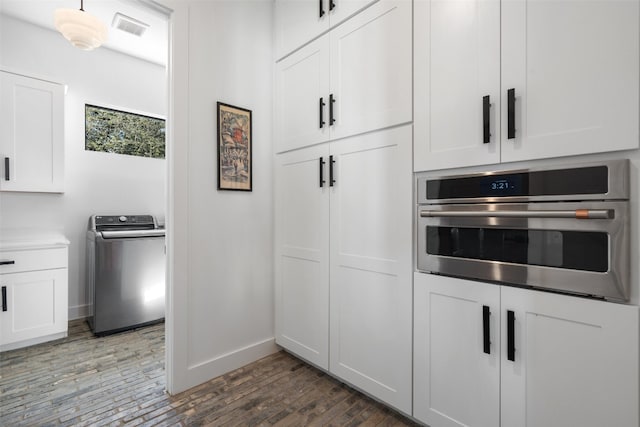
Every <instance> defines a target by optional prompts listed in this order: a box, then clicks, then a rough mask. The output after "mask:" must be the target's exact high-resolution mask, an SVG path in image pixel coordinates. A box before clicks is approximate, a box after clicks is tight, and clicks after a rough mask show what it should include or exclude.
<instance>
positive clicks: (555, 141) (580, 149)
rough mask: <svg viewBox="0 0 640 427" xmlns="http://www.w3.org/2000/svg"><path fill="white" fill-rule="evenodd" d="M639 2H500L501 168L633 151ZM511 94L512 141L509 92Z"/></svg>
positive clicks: (629, 0) (636, 123) (612, 0)
mask: <svg viewBox="0 0 640 427" xmlns="http://www.w3.org/2000/svg"><path fill="white" fill-rule="evenodd" d="M638 6H639V2H638V1H636V0H607V1H604V0H597V1H596V0H594V1H592V0H580V1H538V0H528V1H525V0H509V1H503V2H502V95H501V96H502V106H503V108H502V161H503V162H510V161H517V160H527V159H537V158H546V157H558V156H567V155H573V154H582V153H594V152H602V151H615V150H623V149H633V148H638V141H639V139H638V135H639V134H638V129H639V124H638V116H639V107H638V106H639V87H638V86H639V79H638V75H639V69H638V67H639V57H640V45H639V41H638V39H639V20H638V15H639V7H638ZM512 88H513V89H515V113H514V114H515V138H514V139H508V138H507V137H508V135H507V127H508V120H507V119H508V108H507V91H508V89H512Z"/></svg>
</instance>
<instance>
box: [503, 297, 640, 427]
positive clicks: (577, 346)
mask: <svg viewBox="0 0 640 427" xmlns="http://www.w3.org/2000/svg"><path fill="white" fill-rule="evenodd" d="M501 297H502V314H501V318H502V348H503V350H502V355H501V359H502V361H501V369H502V385H501V391H502V392H501V395H502V403H501V408H502V414H501V419H502V425H503V426H509V427H512V426H513V427H518V426H527V427H566V426H581V427H601V426H620V427H622V426H625V427H632V426H633V427H636V426H638V422H639V418H638V410H639V409H638V401H639V399H640V396H639V395H638V381H639V380H638V375H639V372H638V358H639V355H638V340H639V335H638V333H639V331H638V307H636V306H625V305H620V304H613V303H607V302H602V301H594V300H587V299H582V298H576V297H569V296H562V295H555V294H550V293H544V292H535V291H528V290H521V289H516V288H509V287H503V288H502V291H501ZM507 311H513V313H514V315H515V321H514V346H515V353H514V356H515V357H514V359H515V360H514V361H511V360H509V359H508V358H507V350H508V347H509V342H508V337H507V334H508V316H507Z"/></svg>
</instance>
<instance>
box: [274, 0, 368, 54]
mask: <svg viewBox="0 0 640 427" xmlns="http://www.w3.org/2000/svg"><path fill="white" fill-rule="evenodd" d="M374 1H376V0H276V2H275V38H276V57H277V58H282V57H284V56H285V55H287V54H289V53H291V52H292V51H293V50H295V49H297V48H299V47H300V46H302V45H304V44H305V43H307V42H309V41H310V40H313V39H314V38H315V37H317V36H319V35H321V34H322V33H324V32H326V31H328V30H329V28H330V27H332V26H335V25H337V24H339V23H340V22H342V21H344V20H345V19H347V18H348V17H350V16H351V15H353V14H354V13H356V12H358V11H359V10H361V9H362V8H364V7H365V6H367V5H368V4H369V3H373V2H374Z"/></svg>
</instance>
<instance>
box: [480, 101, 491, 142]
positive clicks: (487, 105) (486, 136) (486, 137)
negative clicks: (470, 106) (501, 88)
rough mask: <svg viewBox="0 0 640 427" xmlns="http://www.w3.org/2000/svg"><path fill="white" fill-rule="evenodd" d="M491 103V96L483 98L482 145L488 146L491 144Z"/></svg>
mask: <svg viewBox="0 0 640 427" xmlns="http://www.w3.org/2000/svg"><path fill="white" fill-rule="evenodd" d="M490 112H491V101H490V100H489V95H486V96H483V97H482V143H483V144H488V143H490V142H491V127H490V125H491V118H490Z"/></svg>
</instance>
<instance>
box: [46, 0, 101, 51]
mask: <svg viewBox="0 0 640 427" xmlns="http://www.w3.org/2000/svg"><path fill="white" fill-rule="evenodd" d="M54 22H55V26H56V29H57V30H58V31H60V32H61V33H62V35H63V36H64V38H65V39H67V40H69V42H71V44H72V45H73V46H75V47H77V48H78V49H82V50H93V49H95V48H96V47H98V46H100V45H101V44H102V43H104V42H105V41H106V40H107V27H106V26H105V25H104V24H103V23H102V22H100V20H99V19H98V18H96V17H95V16H93V15H90V14H88V13H87V12H85V11H84V0H80V10H76V9H57V10H56V11H55V14H54Z"/></svg>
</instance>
